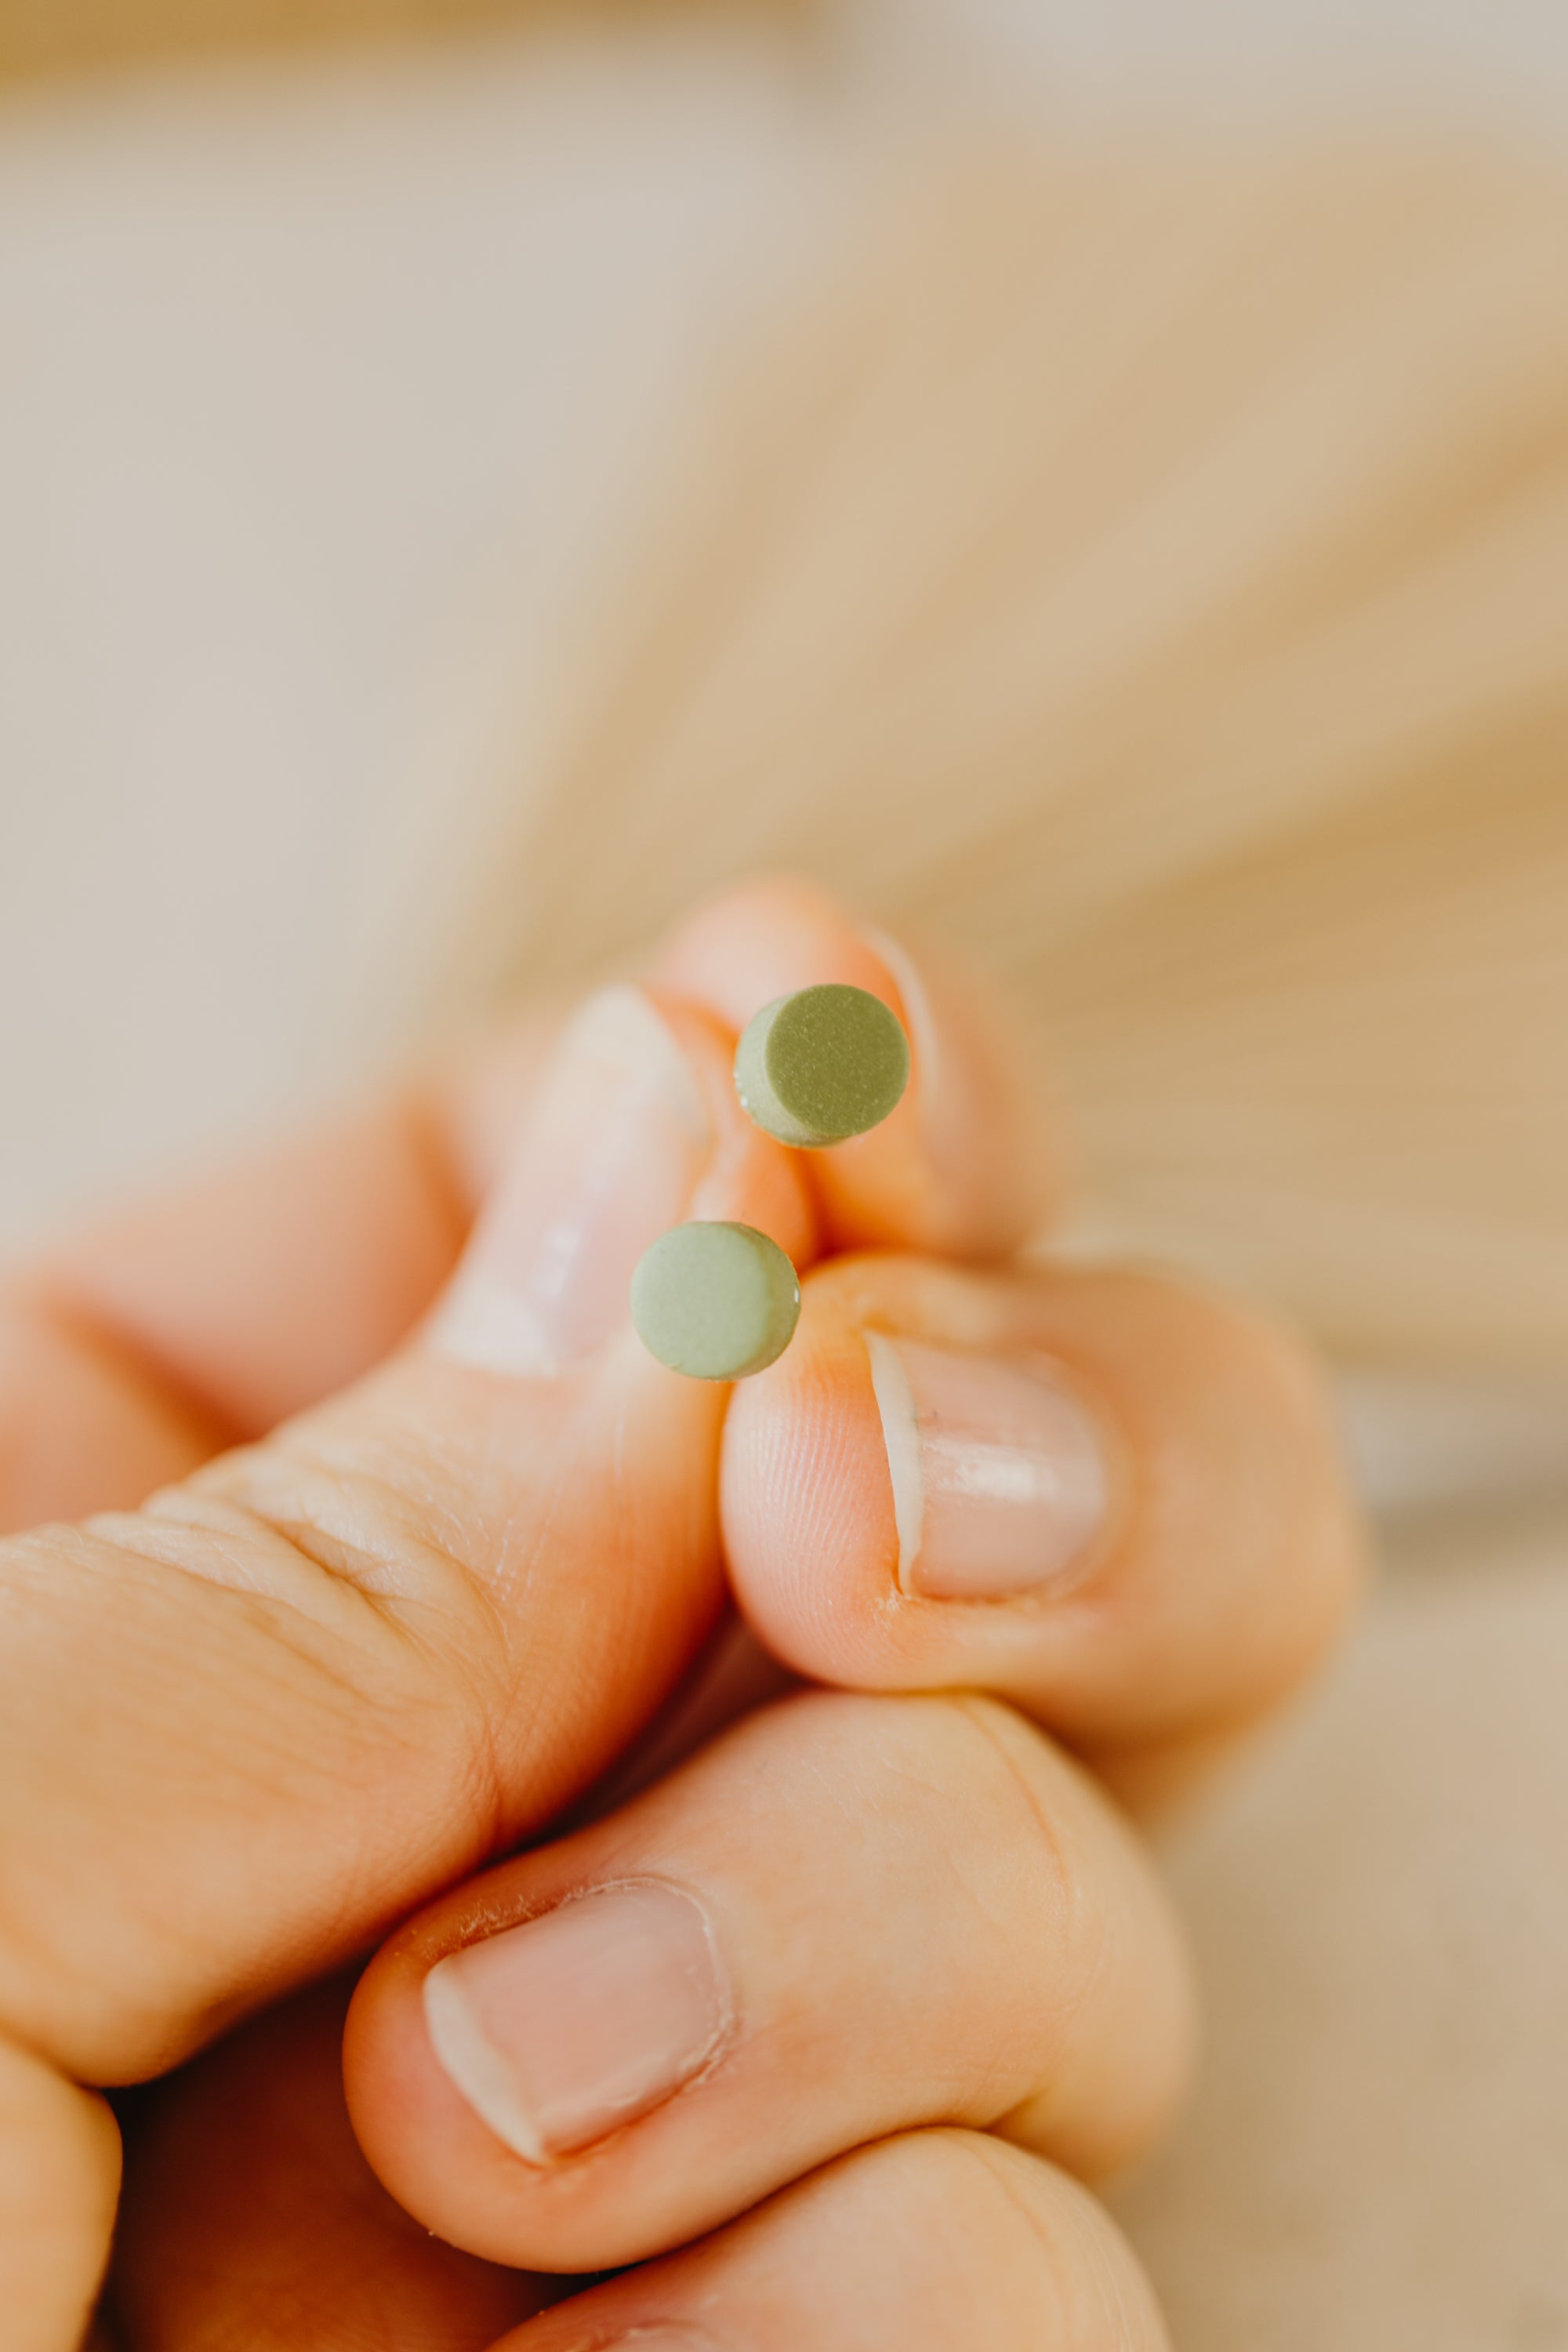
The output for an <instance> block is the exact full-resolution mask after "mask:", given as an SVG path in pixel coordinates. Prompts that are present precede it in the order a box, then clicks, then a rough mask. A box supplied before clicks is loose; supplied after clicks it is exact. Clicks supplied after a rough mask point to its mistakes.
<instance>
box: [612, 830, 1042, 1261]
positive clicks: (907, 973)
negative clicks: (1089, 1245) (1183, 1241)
mask: <svg viewBox="0 0 1568 2352" xmlns="http://www.w3.org/2000/svg"><path fill="white" fill-rule="evenodd" d="M654 971H655V974H656V977H657V978H658V982H659V984H660V985H661V986H663V987H667V988H670V989H673V990H675V991H676V992H678V993H679V994H680V995H682V996H685V997H689V998H690V999H692V1000H693V1001H694V1002H696V1003H702V1004H706V1005H707V1006H708V1007H709V1008H710V1010H711V1011H712V1012H713V1013H716V1014H717V1015H718V1016H719V1018H720V1019H721V1020H722V1021H724V1022H725V1023H726V1024H728V1025H729V1026H730V1027H731V1028H732V1029H735V1030H737V1031H739V1030H741V1029H743V1028H744V1026H745V1024H746V1023H747V1022H748V1021H749V1020H750V1019H751V1018H752V1014H753V1013H757V1012H759V1011H761V1009H762V1008H763V1005H765V1004H769V1003H773V1000H774V999H775V998H777V997H780V996H784V995H788V994H790V993H791V992H793V991H795V989H798V988H806V987H810V986H812V985H814V984H815V983H816V982H821V981H838V982H847V984H848V985H849V986H851V987H855V988H864V989H867V990H868V991H869V992H870V993H871V994H872V995H873V996H878V997H879V998H880V999H881V1000H882V1002H883V1003H886V1004H889V1005H890V1006H891V1008H892V1010H893V1011H894V1012H895V1013H898V1014H899V1016H900V1019H901V1020H902V1022H903V1024H904V1027H905V1029H906V1031H907V1032H908V1034H909V1037H910V1047H911V1054H912V1064H913V1067H912V1075H911V1078H910V1087H909V1090H908V1092H907V1093H906V1095H905V1097H904V1100H903V1101H902V1102H901V1103H900V1106H899V1108H897V1109H896V1110H895V1111H894V1112H893V1113H892V1115H891V1117H890V1118H886V1119H884V1120H883V1122H882V1124H881V1125H880V1126H879V1127H877V1128H874V1129H871V1131H870V1132H869V1133H868V1134H866V1135H861V1136H857V1137H856V1138H855V1139H854V1140H853V1141H851V1142H849V1143H842V1144H837V1145H835V1146H833V1147H832V1148H831V1149H829V1150H823V1151H813V1152H810V1153H808V1154H807V1155H806V1173H807V1176H808V1178H809V1181H810V1182H811V1184H812V1187H813V1190H814V1192H815V1195H816V1201H817V1203H818V1206H819V1210H820V1215H821V1222H822V1228H823V1233H824V1235H825V1238H826V1242H827V1243H828V1244H829V1245H830V1246H833V1247H837V1248H861V1247H868V1246H887V1247H901V1248H914V1249H929V1250H937V1251H941V1252H942V1253H943V1254H945V1255H952V1256H957V1257H973V1258H990V1257H1005V1256H1006V1255H1009V1254H1010V1253H1011V1252H1012V1251H1013V1250H1015V1249H1016V1248H1017V1247H1018V1246H1019V1244H1021V1243H1023V1242H1025V1241H1026V1240H1027V1239H1028V1238H1029V1237H1030V1236H1031V1235H1032V1234H1036V1233H1037V1232H1038V1231H1039V1230H1040V1229H1041V1227H1042V1226H1043V1224H1044V1223H1045V1222H1046V1220H1047V1215H1048V1213H1049V1211H1050V1207H1051V1204H1052V1201H1053V1198H1054V1195H1055V1192H1056V1191H1057V1189H1058V1174H1057V1171H1056V1170H1055V1168H1054V1166H1053V1164H1052V1150H1051V1146H1050V1142H1049V1139H1048V1137H1047V1121H1046V1119H1045V1117H1044V1114H1043V1111H1042V1108H1041V1106H1040V1102H1039V1095H1040V1088H1041V1080H1040V1075H1039V1073H1038V1071H1037V1069H1036V1068H1034V1067H1033V1066H1032V1065H1031V1063H1030V1061H1029V1059H1028V1057H1027V1055H1026V1053H1025V1051H1024V1049H1023V1046H1022V1045H1021V1044H1020V1043H1019V1041H1018V1040H1017V1039H1016V1037H1015V1035H1014V1034H1013V1033H1012V1031H1011V1029H1010V1027H1009V1024H1008V1023H1007V1020H1006V1017H1005V1013H1004V1010H1003V1008H1002V1007H1001V1005H1000V1004H999V1003H995V1002H994V1001H993V999H992V998H991V997H990V996H989V995H988V994H987V993H986V992H984V990H983V989H982V988H981V987H980V986H979V984H978V983H977V982H975V981H974V980H973V979H972V978H970V977H969V976H967V975H965V974H963V973H962V972H960V971H958V970H957V969H956V968H955V967H954V966H952V964H951V963H949V962H948V961H946V960H944V959H942V958H939V957H938V956H937V955H936V953H935V952H934V950H929V949H926V950H922V951H921V956H920V958H919V959H918V960H917V959H916V958H915V957H914V956H912V955H911V954H910V951H909V950H907V949H906V948H904V947H902V946H900V943H899V942H898V941H896V940H892V939H890V938H889V936H888V934H887V933H885V932H881V931H877V930H873V929H869V928H868V927H865V926H862V925H858V923H857V922H856V921H855V919H854V918H853V917H852V916H850V915H849V914H848V913H847V911H846V910H845V909H844V908H841V907H840V906H839V905H838V903H837V900H835V899H833V898H829V897H828V895H827V894H826V892H825V891H822V890H819V889H818V888H816V886H815V885H813V884H810V883H806V882H803V881H800V880H798V879H793V878H788V877H785V878H783V879H780V878H770V879H768V880H764V881H759V882H752V883H747V884H742V885H741V886H739V887H736V888H734V889H731V890H730V891H728V892H726V893H725V894H724V895H723V896H722V897H721V898H716V899H714V900H712V901H711V902H710V904H709V905H708V906H706V907H704V908H700V910H699V911H698V912H697V913H696V914H695V915H693V916H692V917H690V918H689V920H688V921H687V922H685V923H683V924H682V925H681V926H680V927H679V929H678V930H677V931H676V932H675V933H674V934H673V935H672V936H671V938H670V939H669V940H668V941H667V942H666V943H665V946H664V948H663V950H661V952H660V953H659V955H658V957H657V958H656V960H655V964H654Z"/></svg>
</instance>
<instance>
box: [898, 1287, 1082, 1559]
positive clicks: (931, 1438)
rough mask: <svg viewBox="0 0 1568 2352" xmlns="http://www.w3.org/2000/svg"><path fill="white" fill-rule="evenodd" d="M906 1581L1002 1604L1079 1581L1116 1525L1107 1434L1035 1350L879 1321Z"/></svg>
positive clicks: (901, 1549) (901, 1548) (900, 1549)
mask: <svg viewBox="0 0 1568 2352" xmlns="http://www.w3.org/2000/svg"><path fill="white" fill-rule="evenodd" d="M866 1345H867V1349H868V1353H869V1355H870V1360H871V1382H872V1386H873V1388H874V1390H875V1391H876V1397H877V1405H878V1410H879V1412H880V1414H881V1417H882V1434H883V1438H884V1440H885V1442H886V1444H887V1448H888V1467H889V1472H890V1474H891V1476H892V1482H893V1513H894V1518H895V1520H896V1523H897V1527H898V1536H899V1583H900V1587H901V1589H902V1590H903V1591H905V1592H912V1593H919V1594H921V1595H922V1596H924V1597H925V1598H927V1599H931V1600H947V1601H1001V1600H1006V1599H1008V1598H1010V1597H1011V1596H1013V1595H1016V1594H1019V1593H1027V1592H1037V1591H1042V1590H1044V1589H1047V1588H1049V1587H1050V1586H1052V1585H1057V1586H1063V1585H1067V1584H1070V1583H1071V1582H1073V1581H1074V1580H1075V1579H1076V1577H1077V1575H1078V1574H1079V1572H1080V1571H1081V1569H1082V1567H1083V1565H1084V1562H1085V1560H1086V1559H1087V1558H1088V1557H1089V1553H1090V1551H1091V1549H1092V1547H1093V1544H1094V1541H1095V1538H1096V1537H1097V1536H1098V1535H1099V1533H1100V1529H1101V1528H1102V1527H1103V1526H1104V1524H1105V1517H1106V1512H1107V1509H1108V1506H1109V1501H1110V1475H1109V1469H1108V1465H1107V1461H1106V1454H1105V1448H1104V1445H1103V1444H1102V1441H1101V1437H1100V1431H1099V1429H1098V1427H1097V1426H1096V1424H1095V1423H1094V1421H1093V1419H1092V1418H1091V1416H1090V1415H1089V1412H1087V1411H1086V1410H1085V1408H1084V1406H1083V1405H1081V1404H1080V1403H1079V1401H1078V1399H1077V1397H1076V1396H1074V1395H1073V1393H1072V1391H1070V1389H1069V1388H1068V1386H1067V1384H1066V1382H1065V1381H1061V1380H1059V1379H1058V1378H1057V1377H1056V1376H1055V1375H1054V1374H1053V1373H1052V1372H1051V1370H1049V1368H1048V1367H1047V1366H1046V1365H1037V1364H1034V1363H1031V1362H1028V1361H1026V1360H1023V1359H1005V1358H1000V1357H993V1356H978V1355H969V1354H965V1353H964V1352H963V1350H961V1349H955V1348H933V1347H930V1346H927V1345H926V1344H925V1343H924V1342H923V1341H919V1340H914V1339H889V1338H888V1337H886V1336H885V1335H884V1334H882V1333H881V1332H868V1334H867V1335H866Z"/></svg>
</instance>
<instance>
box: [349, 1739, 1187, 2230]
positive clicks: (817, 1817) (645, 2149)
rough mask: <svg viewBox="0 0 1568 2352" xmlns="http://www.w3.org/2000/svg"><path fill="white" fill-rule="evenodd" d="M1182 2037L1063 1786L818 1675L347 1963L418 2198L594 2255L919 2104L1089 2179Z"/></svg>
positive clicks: (1175, 1952)
mask: <svg viewBox="0 0 1568 2352" xmlns="http://www.w3.org/2000/svg"><path fill="white" fill-rule="evenodd" d="M1190 2029H1191V2016H1190V2007H1189V1993H1188V1982H1187V1977H1186V1973H1185V1969H1184V1963H1183V1959H1182V1956H1181V1949H1180V1945H1179V1941H1178V1938H1177V1937H1176V1934H1175V1931H1174V1928H1173V1925H1172V1922H1171V1919H1170V1916H1169V1914H1168V1911H1167V1909H1166V1906H1165V1903H1164V1899H1163V1895H1162V1894H1161V1892H1160V1889H1159V1886H1158V1884H1157V1881H1156V1880H1155V1878H1154V1876H1153V1874H1152V1870H1151V1868H1150V1866H1149V1864H1148V1863H1147V1862H1146V1860H1145V1858H1144V1857H1143V1854H1142V1851H1141V1849H1140V1848H1139V1847H1138V1845H1137V1844H1136V1843H1135V1841H1134V1840H1133V1839H1132V1837H1131V1833H1130V1832H1129V1831H1128V1830H1127V1829H1126V1827H1125V1826H1124V1824H1123V1823H1122V1822H1121V1819H1120V1817H1119V1816H1118V1815H1117V1814H1116V1813H1115V1812H1114V1811H1113V1810H1112V1809H1111V1807H1110V1805H1109V1804H1108V1803H1107V1801H1106V1800H1105V1799H1104V1798H1103V1797H1102V1796H1101V1794H1100V1791H1099V1790H1097V1789H1096V1788H1095V1787H1094V1785H1093V1783H1092V1782H1091V1781H1090V1780H1089V1779H1088V1778H1087V1776H1086V1775H1084V1774H1083V1773H1081V1772H1080V1771H1079V1769H1077V1768H1075V1767H1074V1766H1072V1765H1070V1764H1069V1763H1068V1761H1067V1760H1066V1759H1064V1758H1063V1757H1062V1756H1061V1755H1060V1754H1059V1753H1058V1752H1057V1751H1055V1750H1053V1749H1052V1748H1050V1747H1049V1746H1048V1744H1047V1742H1046V1741H1045V1740H1043V1739H1042V1738H1040V1736H1039V1735H1038V1734H1037V1733H1036V1732H1034V1731H1033V1730H1031V1729H1030V1728H1029V1727H1027V1726H1026V1725H1025V1724H1024V1723H1023V1722H1022V1721H1021V1720H1020V1719H1019V1718H1018V1717H1016V1716H1014V1715H1011V1714H1010V1713H1009V1712H1008V1711H1007V1710H1005V1709H1004V1708H1001V1707H997V1706H993V1705H991V1704H990V1703H988V1702H985V1701H982V1700H963V1701H956V1700H943V1699H868V1698H856V1697H849V1696H832V1695H827V1694H816V1695H812V1696H806V1697H802V1698H797V1699H794V1700H789V1701H785V1702H784V1704H782V1705H781V1706H775V1707H773V1708H769V1709H767V1710H765V1711H764V1712H763V1713H762V1714H760V1715H758V1716H755V1717H752V1718H751V1719H750V1720H749V1721H748V1722H746V1723H744V1724H742V1725H741V1726H740V1727H737V1728H736V1729H735V1730H733V1731H731V1732H730V1733H729V1734H727V1735H726V1736H725V1738H723V1739H722V1740H721V1741H720V1742H719V1743H717V1745H716V1746H715V1747H713V1748H710V1749H709V1750H708V1751H706V1753H705V1754H703V1755H702V1756H700V1757H699V1758H698V1759H695V1760H694V1761H693V1762H691V1763H690V1764H689V1765H687V1766H686V1767H684V1768H683V1769H681V1771H679V1773H677V1774H676V1775H674V1776H673V1777H672V1778H671V1779H670V1780H668V1781H666V1782H664V1783H663V1784H661V1785H660V1786H659V1787H658V1788H657V1789H654V1790H649V1791H648V1792H647V1794H645V1795H644V1796H643V1797H641V1798H639V1799H638V1800H637V1801H635V1802H634V1803H633V1804H632V1805H630V1806H629V1807H627V1808H626V1810H625V1811H623V1812H621V1813H620V1814H618V1815H616V1816H615V1817H614V1818H613V1819H611V1820H609V1821H606V1822H601V1823H598V1824H596V1825H595V1827H593V1828H591V1829H589V1830H587V1831H584V1832H580V1833H579V1834H577V1835H576V1836H574V1837H571V1838H568V1839H565V1840H563V1841H562V1842H560V1843H558V1844H556V1845H554V1846H552V1847H549V1848H546V1849H544V1850H542V1851H539V1852H535V1853H531V1854H528V1855H526V1856H524V1857H522V1858H521V1859H519V1860H517V1861H514V1862H510V1863H508V1864H504V1865H503V1866H502V1867H501V1868H500V1870H499V1871H495V1872H492V1873H491V1874H489V1875H488V1876H486V1877H485V1878H483V1879H481V1880H480V1881H479V1883H478V1884H477V1885H470V1886H468V1887H464V1888H461V1889H459V1890H458V1891H457V1892H455V1893H453V1894H450V1895H446V1896H444V1897H443V1898H442V1899H441V1900H440V1901H439V1902H438V1903H437V1905H436V1906H434V1907H433V1908H432V1909H431V1910H430V1911H429V1912H427V1913H426V1914H425V1915H424V1916H422V1917H421V1918H419V1919H418V1920H416V1922H414V1923H413V1924H412V1925H411V1926H410V1927H407V1928H406V1929H405V1930H403V1931H402V1932H401V1933H400V1934H399V1935H398V1936H397V1937H395V1939H394V1941H393V1942H392V1944H391V1945H390V1946H389V1947H388V1948H386V1950H384V1952H383V1953H382V1954H381V1955H379V1956H378V1958H377V1959H376V1960H375V1961H374V1963H373V1965H372V1967H371V1969H369V1971H368V1972H367V1974H366V1976H365V1978H364V1979H363V1982H362V1984H361V1986H360V1988H359V1990H358V1992H357V1994H356V1995H355V2000H354V2005H353V2011H351V2015H350V2021H349V2029H348V2034H347V2038H346V2042H345V2051H344V2067H345V2080H346V2084H347V2089H348V2097H349V2106H350V2112H351V2114H352V2116H353V2121H354V2126H355V2129H356V2131H357V2132H358V2135H359V2138H360V2142H361V2145H362V2146H363V2148H364V2150H365V2152H366V2154H367V2156H368V2157H369V2158H370V2160H371V2163H372V2165H373V2166H374V2168H375V2170H376V2171H377V2173H378V2174H379V2175H380V2177H381V2179H383V2180H384V2182H385V2183H386V2185H387V2187H388V2188H389V2189H391V2190H392V2192H393V2194H394V2195H395V2197H396V2198H397V2200H398V2201H399V2202H400V2203H401V2204H403V2205H405V2206H406V2207H407V2209H408V2210H409V2211H411V2212H412V2213H414V2214H415V2215H416V2217H417V2218H418V2219H419V2220H421V2221H425V2222H426V2223H427V2225H428V2226H429V2227H430V2228H431V2229H433V2230H435V2231H437V2233H438V2234H439V2235H440V2236H442V2237H445V2238H447V2239H449V2240H451V2241H452V2242H454V2243H456V2244H459V2245H462V2246H464V2247H466V2248H468V2250H469V2251H470V2252H475V2253H479V2254H483V2255H485V2256H488V2257H489V2259H491V2260H493V2261H497V2262H513V2263H524V2264H527V2265H530V2266H536V2267H539V2268H565V2269H585V2268H589V2267H595V2268H597V2267H602V2266H605V2265H606V2264H610V2263H626V2262H631V2261H636V2260H639V2259H641V2258H642V2257H644V2256H646V2255H647V2254H650V2253H656V2252H662V2251H663V2250H665V2249H667V2248H668V2247H669V2246H671V2245H675V2244H679V2243H680V2242H682V2241H684V2240H686V2239H688V2238H690V2237H692V2236H694V2235H696V2234H697V2233H699V2232H700V2231H706V2230H710V2229H712V2228H713V2227H714V2226H716V2225H717V2224H718V2223H720V2222H721V2221H726V2220H728V2219H730V2218H731V2216H732V2215H734V2214H735V2213H737V2212H740V2211H742V2210H744V2209H745V2208H746V2207H747V2206H749V2205H751V2204H752V2203H754V2202H755V2201H756V2200H757V2199H758V2198H760V2197H763V2196H765V2195H767V2194H769V2193H770V2192H771V2191H773V2190H774V2189H779V2188H781V2187H783V2186H784V2185H785V2184H786V2183H787V2182H788V2181H790V2180H791V2179H795V2178H797V2177H798V2176H799V2175H801V2174H803V2173H805V2172H806V2171H809V2170H811V2169H813V2168H816V2166H817V2165H819V2164H822V2163H824V2162H826V2160H827V2159H829V2158H832V2157H834V2156H836V2155H837V2154H839V2153H840V2152H841V2151H843V2150H844V2149H846V2148H848V2147H856V2146H858V2145H859V2144H860V2143H862V2142H864V2141H866V2140H870V2139H875V2138H879V2137H883V2136H885V2135H886V2134H888V2133H890V2132H894V2131H900V2130H903V2129H906V2128H908V2127H910V2126H913V2125H917V2124H928V2123H938V2122H954V2123H962V2124H965V2125H971V2126H996V2127H998V2128H1000V2129H1002V2130H1004V2131H1005V2133H1007V2135H1008V2136H1009V2137H1014V2138H1016V2139H1017V2140H1019V2141H1021V2142H1026V2143H1027V2144H1028V2145H1029V2146H1031V2147H1037V2148H1040V2149H1043V2150H1045V2151H1046V2152H1047V2153H1049V2154H1051V2155H1052V2156H1054V2157H1056V2158H1058V2159H1060V2160H1061V2161H1063V2162H1065V2163H1067V2164H1068V2165H1069V2166H1071V2167H1072V2168H1075V2169H1080V2170H1084V2171H1093V2172H1099V2171H1102V2170H1104V2169H1106V2168H1109V2167H1110V2166H1114V2165H1116V2164H1119V2163H1121V2162H1122V2161H1124V2160H1125V2159H1126V2158H1128V2157H1129V2156H1131V2155H1132V2154H1133V2153H1135V2152H1137V2151H1139V2150H1140V2149H1142V2147H1144V2146H1145V2145H1146V2144H1147V2143H1148V2141H1149V2139H1150V2138H1151V2137H1152V2135H1153V2134H1154V2133H1155V2132H1156V2131H1157V2130H1158V2129H1159V2127H1160V2126H1161V2125H1162V2124H1163V2122H1164V2121H1165V2119H1166V2118H1167V2116H1169V2113H1170V2111H1171V2108H1172V2105H1173V2101H1174V2098H1175V2096H1176V2095H1177V2093H1178V2091H1179V2089H1180V2087H1181V2085H1182V2084H1183V2081H1184V2076H1185V2072H1186V2065H1187V2060H1188V2055H1189V2044H1190Z"/></svg>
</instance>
